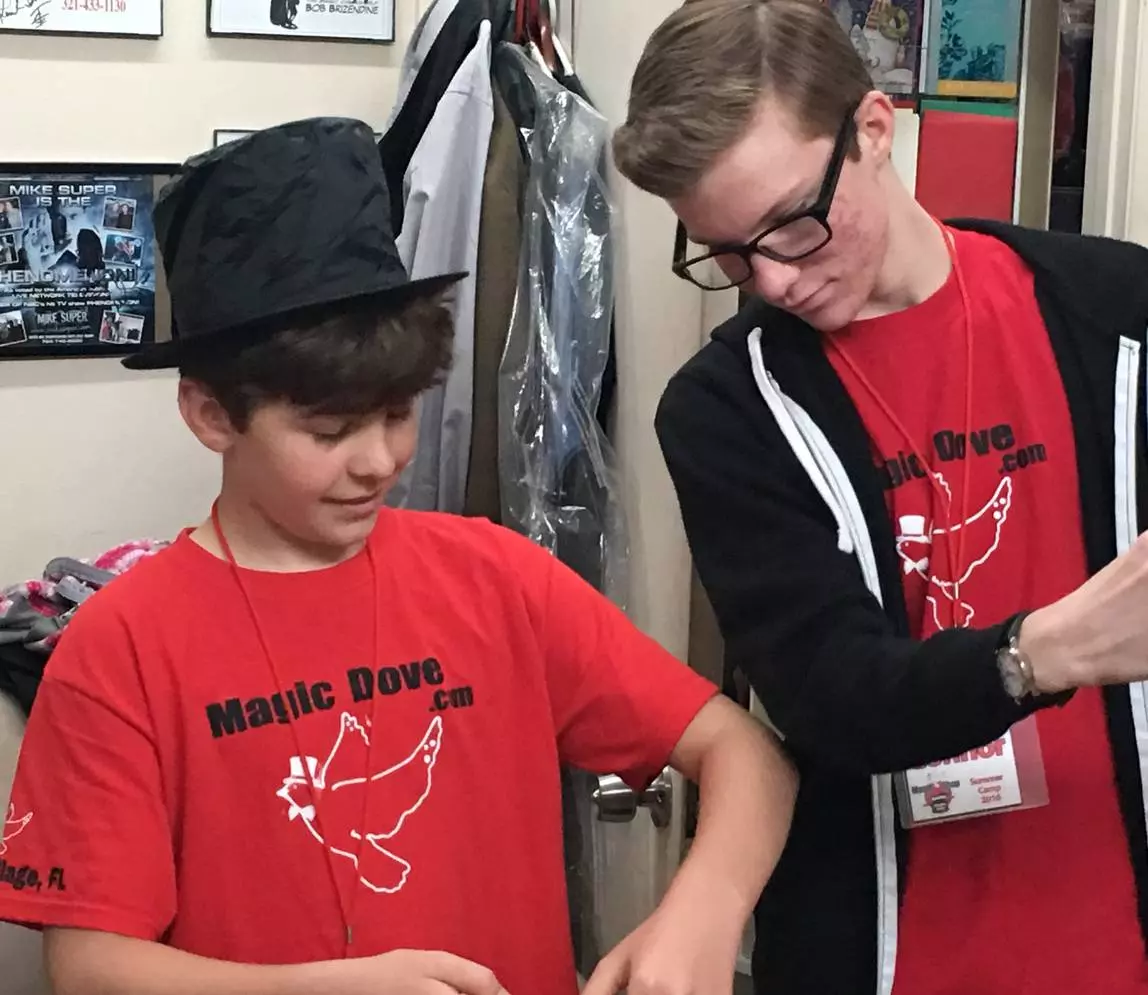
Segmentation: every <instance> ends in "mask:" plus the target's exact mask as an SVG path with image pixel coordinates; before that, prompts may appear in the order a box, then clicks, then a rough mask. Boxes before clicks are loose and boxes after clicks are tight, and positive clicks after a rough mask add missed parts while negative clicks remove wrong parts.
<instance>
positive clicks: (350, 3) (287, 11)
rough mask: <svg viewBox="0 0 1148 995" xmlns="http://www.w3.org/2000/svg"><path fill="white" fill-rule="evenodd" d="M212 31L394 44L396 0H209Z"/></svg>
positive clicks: (268, 36)
mask: <svg viewBox="0 0 1148 995" xmlns="http://www.w3.org/2000/svg"><path fill="white" fill-rule="evenodd" d="M207 33H208V34H209V35H232V36H235V37H239V38H278V39H280V40H281V41H347V42H373V43H375V44H390V43H391V42H393V41H394V40H395V0H270V2H268V0H207Z"/></svg>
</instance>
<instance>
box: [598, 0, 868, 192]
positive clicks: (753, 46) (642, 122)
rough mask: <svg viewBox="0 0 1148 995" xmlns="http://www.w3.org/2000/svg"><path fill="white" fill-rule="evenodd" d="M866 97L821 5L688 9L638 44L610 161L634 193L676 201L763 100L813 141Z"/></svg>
mask: <svg viewBox="0 0 1148 995" xmlns="http://www.w3.org/2000/svg"><path fill="white" fill-rule="evenodd" d="M872 89H873V84H872V81H871V79H870V76H869V72H868V70H867V69H866V68H865V64H864V62H863V61H862V60H861V57H860V56H859V55H858V54H857V52H856V50H855V49H854V48H853V45H852V43H851V42H850V40H849V38H848V36H847V35H846V34H845V32H844V31H842V30H841V27H840V25H838V23H837V20H836V18H835V17H834V15H833V13H832V12H831V11H830V10H829V8H828V7H827V6H826V5H825V4H824V3H823V2H821V0H687V2H686V3H685V4H683V5H682V6H681V7H680V8H679V9H678V10H677V11H675V12H674V13H673V14H671V15H670V17H669V18H667V19H666V20H665V21H664V22H663V23H662V24H661V26H660V27H658V29H657V30H656V31H655V32H654V34H653V35H652V36H651V37H650V40H649V42H648V43H647V44H646V48H645V51H644V52H643V53H642V57H641V59H640V61H639V62H638V68H637V69H636V70H635V72H634V78H633V81H632V84H631V89H630V106H629V114H628V117H627V120H626V123H625V124H624V125H622V127H620V128H619V129H618V130H617V132H616V133H615V135H614V140H613V151H614V160H615V162H616V164H617V166H618V169H619V171H620V172H621V173H622V174H623V175H624V176H625V177H626V178H627V179H629V180H630V182H632V183H633V184H634V185H635V186H637V187H639V188H641V189H642V190H646V191H647V192H649V193H652V194H654V195H655V196H658V197H662V198H666V199H669V198H674V197H679V196H682V195H683V194H685V193H688V192H689V191H690V190H691V189H693V188H694V186H696V185H697V183H698V181H699V180H700V179H701V178H702V176H703V175H704V174H705V172H706V171H707V170H708V169H709V168H710V166H712V165H713V163H714V162H715V160H717V159H718V157H720V156H721V155H722V153H723V152H725V151H726V150H727V149H729V148H730V147H731V146H733V145H734V144H735V143H736V142H737V141H738V139H739V138H741V137H742V136H743V135H744V134H745V131H746V129H747V128H748V127H749V125H750V123H751V121H752V120H753V117H754V115H755V113H756V112H757V110H758V107H759V106H760V104H761V100H762V98H763V97H764V96H767V95H769V96H775V97H777V98H778V99H779V100H781V101H782V102H783V104H784V105H785V107H786V108H787V109H788V110H789V111H790V112H791V113H792V114H793V116H794V118H795V120H796V121H797V124H798V126H799V127H800V128H801V130H802V133H803V135H804V137H806V138H810V139H812V138H820V137H823V136H825V135H830V136H831V135H834V134H836V133H837V131H838V129H839V128H840V127H841V122H842V121H843V120H844V118H845V115H846V114H848V113H849V112H850V110H851V109H852V108H854V107H856V106H857V104H858V103H860V101H861V99H862V98H863V97H864V96H865V94H866V93H868V92H869V91H870V90H872ZM850 151H851V154H855V149H853V150H850Z"/></svg>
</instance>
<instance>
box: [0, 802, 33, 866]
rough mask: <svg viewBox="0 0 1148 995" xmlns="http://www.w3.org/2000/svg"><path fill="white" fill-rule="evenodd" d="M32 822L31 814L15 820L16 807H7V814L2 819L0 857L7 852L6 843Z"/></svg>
mask: <svg viewBox="0 0 1148 995" xmlns="http://www.w3.org/2000/svg"><path fill="white" fill-rule="evenodd" d="M31 821H32V813H31V812H29V813H28V814H27V815H25V816H22V817H21V818H19V819H17V818H16V806H15V805H9V806H8V814H7V815H6V816H5V817H4V833H3V835H0V857H2V856H3V855H4V854H6V853H7V852H8V841H9V840H14V839H15V838H16V837H17V836H19V835H20V834H21V833H22V832H23V831H24V830H25V829H26V828H27V826H28V823H29V822H31Z"/></svg>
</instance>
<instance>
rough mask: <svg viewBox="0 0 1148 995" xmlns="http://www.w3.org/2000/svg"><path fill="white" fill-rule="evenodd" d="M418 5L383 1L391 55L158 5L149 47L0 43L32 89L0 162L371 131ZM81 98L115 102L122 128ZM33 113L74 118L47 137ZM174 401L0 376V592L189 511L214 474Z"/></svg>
mask: <svg viewBox="0 0 1148 995" xmlns="http://www.w3.org/2000/svg"><path fill="white" fill-rule="evenodd" d="M420 2H423V0H397V8H398V9H397V22H398V23H397V31H396V36H397V38H398V41H397V42H396V44H395V45H393V46H374V45H347V44H344V45H338V44H319V43H309V42H279V41H270V40H252V41H248V40H238V39H223V38H211V39H209V38H208V37H207V36H206V31H205V18H204V5H205V0H167V3H166V4H165V5H164V6H165V16H164V19H165V25H164V29H165V34H164V37H163V38H162V39H160V40H159V41H158V42H156V41H143V40H139V41H136V40H120V39H97V38H52V37H27V36H6V37H0V65H3V66H4V67H5V69H6V70H7V71H8V75H9V76H11V77H12V78H17V79H21V80H24V81H33V82H32V83H31V84H29V85H32V86H33V89H34V90H35V92H36V99H35V100H18V101H8V102H7V104H6V106H5V110H4V128H3V151H2V153H0V159H3V160H7V161H36V160H39V161H81V162H83V161H88V162H91V161H116V160H119V161H146V162H175V161H180V160H182V159H184V158H186V157H187V156H189V155H191V154H193V153H195V152H198V151H201V150H203V149H204V148H206V147H208V146H209V145H210V144H211V141H212V132H213V130H214V129H215V128H256V127H262V126H266V125H271V124H276V123H279V122H281V121H284V120H289V119H292V118H299V117H307V116H310V115H313V114H346V115H351V116H355V117H360V118H363V119H364V120H367V121H368V122H370V123H371V124H373V125H375V126H376V127H380V126H382V125H383V124H384V123H385V120H386V117H387V114H388V113H389V111H390V108H391V104H392V102H393V100H394V97H395V92H396V90H397V87H398V70H399V66H400V63H401V61H402V56H403V52H404V50H405V47H406V39H407V38H408V37H409V36H410V33H411V30H412V29H413V27H414V24H415V20H416V16H417V9H418V4H419V3H420ZM25 89H26V87H25ZM93 92H98V93H99V94H103V95H105V96H107V95H113V94H119V95H120V96H121V97H122V98H123V99H122V101H117V103H118V104H119V105H120V106H121V107H122V108H124V109H123V110H120V111H118V112H117V113H119V114H122V117H123V120H122V121H120V120H117V119H116V118H115V117H113V116H112V113H111V112H108V113H102V112H101V110H100V106H99V101H98V100H97V101H96V102H95V103H91V102H90V100H89V97H90V96H91V95H92V93H93ZM86 100H88V101H89V102H88V103H85V101H86ZM45 107H58V108H72V110H73V111H75V109H76V108H82V109H83V110H82V113H69V114H68V115H67V118H68V119H67V124H66V126H62V125H60V124H59V123H58V122H53V121H50V120H49V119H48V118H45V116H44V108H45ZM174 397H175V395H174V382H173V380H172V378H171V377H170V376H169V375H162V374H161V375H149V376H141V375H140V374H129V373H127V372H126V371H124V370H122V369H121V368H120V366H119V364H118V362H117V361H115V360H103V359H86V360H63V361H62V360H43V361H19V362H16V361H7V362H3V363H0V425H2V426H3V436H2V437H3V449H2V453H3V455H2V457H0V459H2V463H0V584H5V583H9V582H12V581H15V580H19V579H23V578H24V577H26V576H32V575H34V574H36V573H38V572H39V571H40V569H41V568H42V567H43V566H44V564H45V563H46V562H47V561H48V560H49V559H51V558H52V557H54V556H57V555H90V554H93V553H96V552H98V551H100V550H101V549H102V548H104V547H106V546H109V545H111V544H114V543H116V542H119V541H121V540H124V539H128V538H133V537H140V536H168V535H171V534H172V533H173V532H174V531H175V530H177V529H178V528H180V527H181V526H183V525H184V524H186V523H188V522H190V521H192V520H194V519H198V518H199V517H200V516H202V515H203V514H204V512H205V510H206V508H207V502H208V501H209V500H210V498H211V497H212V496H213V494H214V489H215V486H216V483H217V479H216V468H215V465H214V463H213V461H212V460H211V459H209V458H208V457H207V455H206V454H205V453H203V452H202V451H200V450H199V449H198V447H197V446H196V445H195V444H194V443H193V442H192V440H191V439H190V437H189V436H188V434H187V432H186V431H185V430H184V428H183V426H182V424H181V423H180V422H179V419H178V416H177V414H176V410H175V400H174Z"/></svg>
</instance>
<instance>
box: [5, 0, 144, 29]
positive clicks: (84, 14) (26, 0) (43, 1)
mask: <svg viewBox="0 0 1148 995" xmlns="http://www.w3.org/2000/svg"><path fill="white" fill-rule="evenodd" d="M0 31H34V32H38V33H42V34H80V35H127V36H132V37H145V38H158V37H159V36H160V35H162V34H163V0H0Z"/></svg>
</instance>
